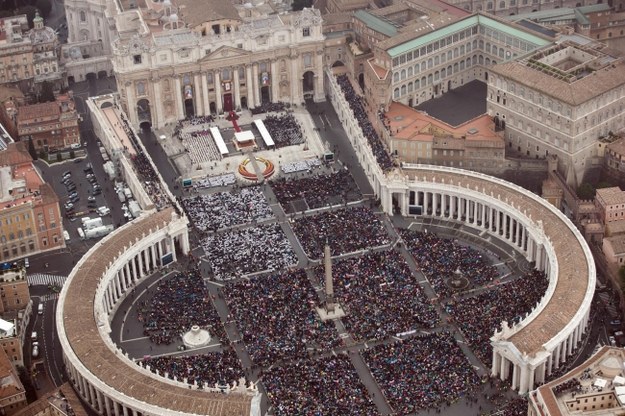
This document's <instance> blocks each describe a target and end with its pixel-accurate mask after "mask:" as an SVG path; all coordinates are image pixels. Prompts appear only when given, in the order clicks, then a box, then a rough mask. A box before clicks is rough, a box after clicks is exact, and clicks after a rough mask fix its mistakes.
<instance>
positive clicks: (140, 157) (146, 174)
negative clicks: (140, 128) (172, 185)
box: [131, 150, 171, 209]
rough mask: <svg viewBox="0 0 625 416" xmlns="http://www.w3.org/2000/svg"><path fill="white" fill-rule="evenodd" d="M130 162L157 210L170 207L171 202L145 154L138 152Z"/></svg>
mask: <svg viewBox="0 0 625 416" xmlns="http://www.w3.org/2000/svg"><path fill="white" fill-rule="evenodd" d="M131 160H132V163H133V164H134V167H135V171H136V173H137V176H138V177H139V178H140V179H141V181H142V182H143V188H144V189H145V191H146V192H147V193H148V195H149V196H150V199H151V200H152V202H154V205H156V207H157V208H158V209H162V208H163V207H165V206H168V205H170V204H171V201H170V200H169V197H168V196H167V194H166V193H165V191H164V190H163V185H162V183H161V181H160V179H159V177H158V175H157V174H156V170H154V167H153V166H152V163H150V161H149V160H148V158H147V156H146V155H145V153H143V151H141V150H140V151H139V152H138V153H137V154H136V156H134V157H132V158H131Z"/></svg>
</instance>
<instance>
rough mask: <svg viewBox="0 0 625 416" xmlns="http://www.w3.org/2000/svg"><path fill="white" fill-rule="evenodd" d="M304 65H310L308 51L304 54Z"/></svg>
mask: <svg viewBox="0 0 625 416" xmlns="http://www.w3.org/2000/svg"><path fill="white" fill-rule="evenodd" d="M304 66H305V67H307V68H308V67H311V66H312V56H311V54H309V53H307V54H305V55H304Z"/></svg>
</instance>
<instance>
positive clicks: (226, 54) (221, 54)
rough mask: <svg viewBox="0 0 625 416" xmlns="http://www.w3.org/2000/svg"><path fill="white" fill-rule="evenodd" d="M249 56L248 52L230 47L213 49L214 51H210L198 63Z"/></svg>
mask: <svg viewBox="0 0 625 416" xmlns="http://www.w3.org/2000/svg"><path fill="white" fill-rule="evenodd" d="M250 54H251V52H250V51H246V50H243V49H239V48H233V47H231V46H221V47H219V48H217V49H215V50H214V51H211V52H210V53H209V54H208V55H206V56H205V57H203V58H202V59H200V62H206V61H214V60H217V59H224V58H236V57H242V56H248V55H250Z"/></svg>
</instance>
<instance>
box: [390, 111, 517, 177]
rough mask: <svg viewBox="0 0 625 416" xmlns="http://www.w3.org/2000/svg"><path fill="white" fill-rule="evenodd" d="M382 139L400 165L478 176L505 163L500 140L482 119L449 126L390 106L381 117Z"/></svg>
mask: <svg viewBox="0 0 625 416" xmlns="http://www.w3.org/2000/svg"><path fill="white" fill-rule="evenodd" d="M384 124H385V130H384V133H383V136H388V137H387V138H385V140H386V141H387V142H388V143H389V148H390V150H391V152H392V153H393V154H394V155H396V156H397V157H399V159H400V160H401V161H402V162H403V163H431V164H433V165H438V166H454V167H464V168H468V169H471V170H476V171H480V172H489V171H496V170H499V169H501V168H502V167H503V166H504V165H505V163H506V161H505V157H504V156H505V144H504V141H503V138H502V137H501V136H500V135H499V134H498V133H497V132H496V131H495V123H494V121H493V119H492V118H491V117H488V116H486V115H483V116H479V117H476V118H474V119H473V120H469V121H467V122H465V123H463V124H461V125H459V126H451V125H449V124H447V123H444V122H442V121H440V120H437V119H436V118H434V117H431V116H429V115H428V114H426V113H424V112H421V111H416V110H414V109H412V108H410V107H408V106H405V105H403V104H399V103H392V104H391V106H390V109H389V111H388V112H386V114H385V117H384Z"/></svg>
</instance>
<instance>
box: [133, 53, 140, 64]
mask: <svg viewBox="0 0 625 416" xmlns="http://www.w3.org/2000/svg"><path fill="white" fill-rule="evenodd" d="M132 61H133V62H134V64H135V65H138V64H140V63H141V55H133V57H132Z"/></svg>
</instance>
